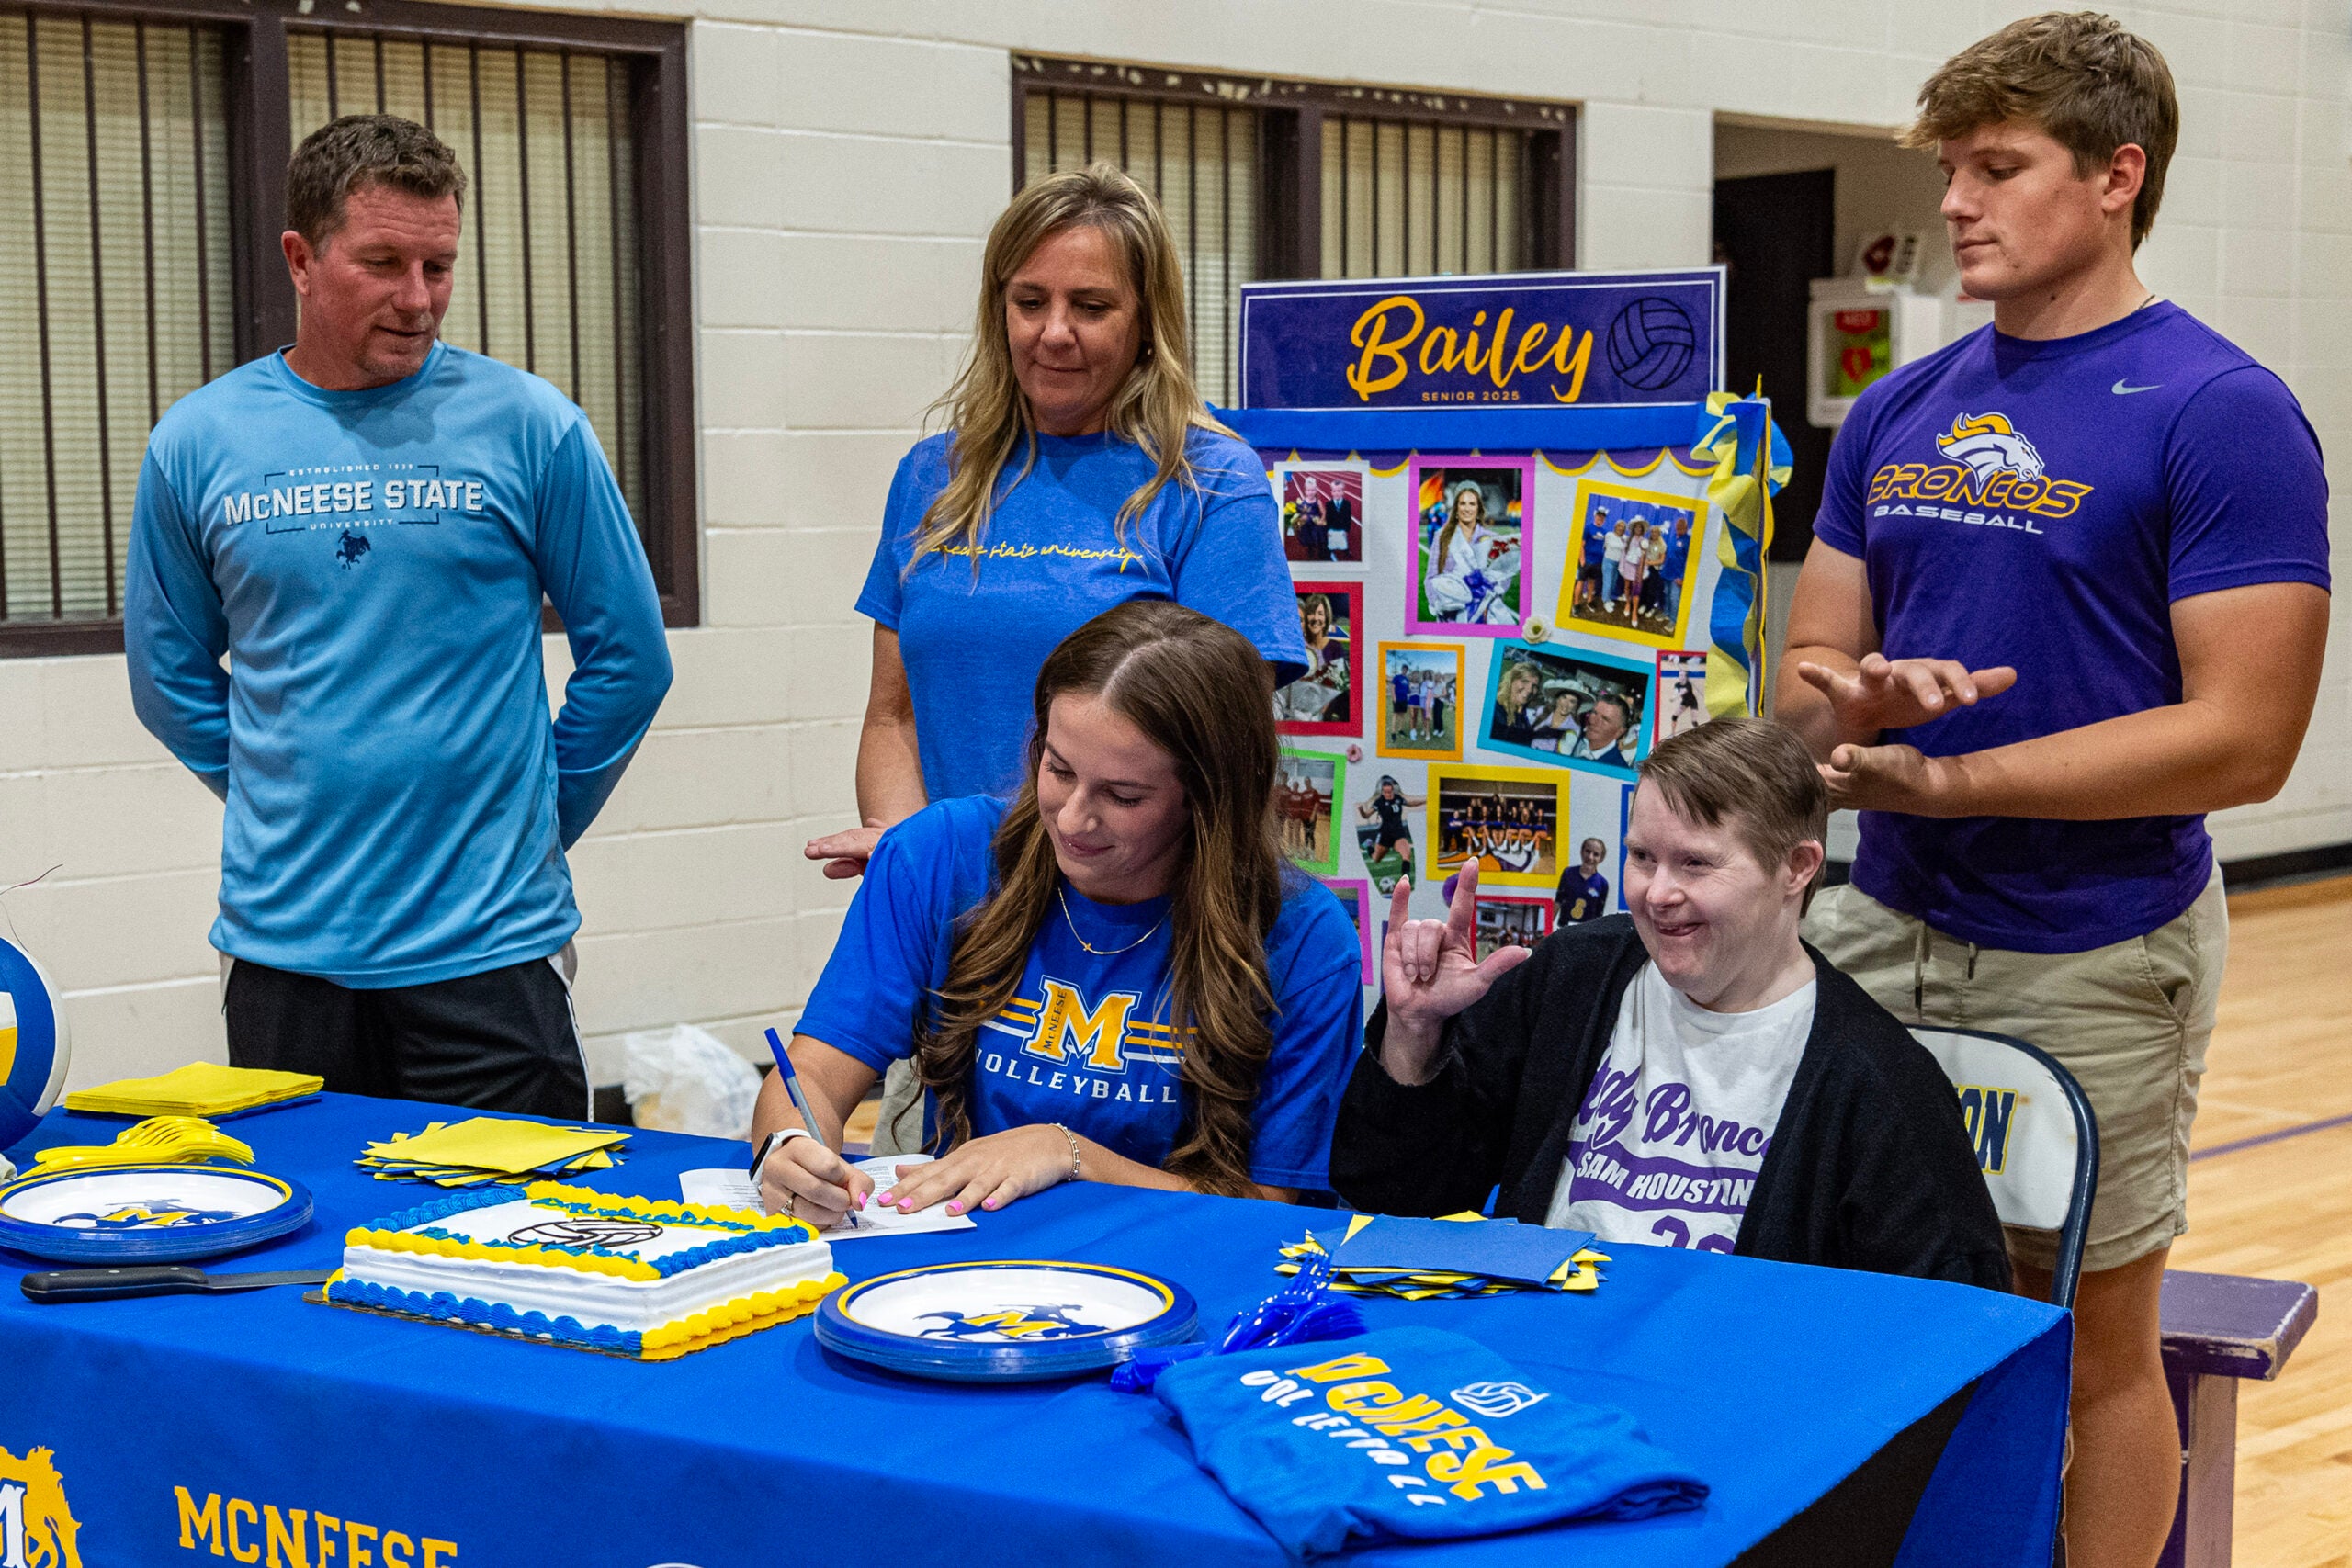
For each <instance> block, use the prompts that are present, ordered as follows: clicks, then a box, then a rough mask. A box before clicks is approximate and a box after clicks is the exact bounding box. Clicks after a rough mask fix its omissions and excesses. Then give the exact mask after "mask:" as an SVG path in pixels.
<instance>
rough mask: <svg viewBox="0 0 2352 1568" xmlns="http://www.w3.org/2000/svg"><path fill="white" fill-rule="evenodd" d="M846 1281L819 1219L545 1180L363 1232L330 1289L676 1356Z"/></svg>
mask: <svg viewBox="0 0 2352 1568" xmlns="http://www.w3.org/2000/svg"><path fill="white" fill-rule="evenodd" d="M841 1283H842V1276H841V1275H840V1274H838V1273H835V1272H834V1271H833V1252H832V1248H831V1247H829V1246H827V1245H826V1244H825V1243H824V1242H823V1241H821V1240H820V1239H819V1237H818V1235H817V1232H816V1231H815V1230H814V1229H813V1228H812V1227H811V1226H809V1224H807V1223H806V1222H805V1221H801V1220H794V1219H786V1218H785V1217H784V1216H782V1215H766V1214H753V1213H747V1212H745V1211H743V1210H741V1209H723V1208H712V1207H707V1206H705V1205H702V1204H697V1203H676V1202H668V1201H653V1200H650V1199H645V1198H626V1197H619V1196H616V1195H614V1194H612V1193H606V1192H592V1191H590V1190H587V1189H586V1188H582V1187H566V1186H561V1185H559V1184H557V1183H555V1182H546V1181H543V1182H535V1183H533V1184H532V1185H531V1186H529V1187H527V1188H526V1189H524V1190H523V1192H522V1194H521V1195H520V1196H517V1195H516V1194H515V1191H514V1190H513V1189H511V1188H501V1189H498V1190H492V1191H487V1192H469V1193H466V1194H463V1195H461V1196H458V1197H452V1198H445V1199H442V1200H440V1201H436V1202H433V1203H428V1204H425V1205H424V1206H423V1207H421V1208H415V1209H411V1210H409V1211H407V1212H406V1213H399V1214H394V1215H392V1216H390V1218H388V1219H385V1220H383V1221H380V1222H379V1223H378V1224H373V1225H363V1226H361V1227H359V1228H358V1229H356V1230H353V1231H351V1232H350V1233H348V1234H347V1235H345V1237H344V1251H343V1268H342V1269H340V1270H339V1271H338V1272H337V1273H336V1274H335V1276H334V1279H332V1280H329V1281H328V1282H327V1288H326V1296H327V1300H328V1301H330V1302H332V1303H334V1304H336V1305H339V1306H351V1307H360V1308H365V1309H367V1310H368V1311H372V1312H383V1313H393V1314H399V1315H401V1316H404V1317H416V1318H422V1319H424V1320H427V1321H430V1322H435V1323H448V1324H453V1325H464V1326H470V1327H476V1328H487V1329H494V1330H496V1331H498V1332H500V1333H504V1334H512V1335H515V1336H518V1337H526V1338H534V1339H539V1340H543V1341H547V1342H549V1343H553V1344H559V1345H570V1346H576V1347H578V1348H582V1349H591V1350H604V1351H607V1352H610V1353H612V1354H615V1355H621V1356H635V1357H639V1358H640V1359H645V1360H668V1359H672V1358H674V1357H678V1356H683V1355H684V1354H685V1353H686V1352H688V1351H690V1350H699V1349H702V1348H705V1347H706V1346H710V1345H717V1344H720V1343H723V1342H724V1341H726V1340H729V1339H733V1338H737V1337H741V1336H742V1335H745V1334H750V1333H752V1332H754V1331H756V1330H758V1329H762V1328H766V1327H768V1326H770V1325H774V1324H778V1323H784V1322H786V1321H788V1320H790V1319H792V1318H795V1317H800V1316H804V1315H806V1314H809V1313H811V1312H813V1311H815V1310H816V1307H817V1303H819V1302H820V1301H821V1300H823V1299H824V1297H825V1296H826V1294H827V1293H828V1292H831V1291H832V1290H834V1289H835V1288H836V1287H838V1286H839V1285H840V1284H841Z"/></svg>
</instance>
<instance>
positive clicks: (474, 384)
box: [123, 115, 670, 1116]
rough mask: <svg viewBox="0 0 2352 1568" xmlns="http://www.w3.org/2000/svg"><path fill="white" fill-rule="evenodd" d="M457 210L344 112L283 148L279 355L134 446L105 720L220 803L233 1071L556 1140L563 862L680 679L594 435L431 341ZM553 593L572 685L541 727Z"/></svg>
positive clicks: (448, 161) (452, 252)
mask: <svg viewBox="0 0 2352 1568" xmlns="http://www.w3.org/2000/svg"><path fill="white" fill-rule="evenodd" d="M464 194H465V175H464V174H463V173H462V172H461V171H460V170H459V168H458V163H457V159H456V157H455V155H454V154H452V153H451V152H450V151H449V149H448V148H447V147H446V146H444V145H443V144H442V143H441V142H440V141H438V140H437V139H436V138H435V136H434V135H433V134H432V132H430V131H428V130H425V129H424V128H423V127H422V126H418V125H414V124H413V123H411V122H409V121H407V120H402V119H397V118H391V117H389V116H383V115H359V116H347V117H345V118H342V119H338V120H336V121H334V123H333V124H330V125H328V126H325V127H323V128H322V129H321V130H318V131H316V132H314V133H313V134H312V135H311V136H310V137H309V138H308V139H306V140H305V141H303V143H302V145H301V146H300V148H299V149H298V150H297V151H296V152H295V155H294V160H293V163H292V164H290V165H289V167H288V176H287V218H288V228H287V232H286V234H285V236H284V246H285V251H286V259H287V265H288V270H289V271H290V272H291V274H292V276H293V281H294V287H295V290H296V292H297V293H298V294H300V296H301V301H302V310H301V323H300V328H299V329H298V331H297V333H296V335H295V341H294V344H293V346H292V347H290V348H288V349H285V350H282V351H280V352H278V353H277V354H272V355H266V356H264V357H262V358H260V359H256V360H254V361H252V362H250V363H248V364H245V365H243V366H240V367H238V368H237V369H235V370H232V371H231V372H230V373H229V374H228V375H226V376H223V377H221V378H220V379H219V380H217V381H214V382H212V383H211V384H210V385H209V386H207V387H205V388H203V389H200V390H198V391H196V392H193V393H191V394H190V395H188V396H187V397H186V398H183V399H182V400H180V401H179V402H178V403H176V404H175V405H174V406H173V408H172V409H171V410H170V411H169V412H167V413H166V414H165V415H164V418H163V419H162V420H161V421H160V422H159V423H157V424H156V426H155V431H154V434H153V437H152V438H151V440H150V442H149V444H148V450H147V460H146V465H145V467H144V468H143V469H142V470H141V474H140V479H139V495H138V502H137V505H136V512H135V517H134V522H133V525H132V530H131V541H130V565H129V578H128V582H127V584H126V587H125V592H124V606H123V620H124V635H125V641H126V644H127V647H128V651H129V654H130V687H131V700H132V703H133V705H135V706H136V708H137V709H138V712H139V716H140V718H141V720H142V721H143V722H144V723H145V724H146V726H147V728H149V729H151V730H153V732H154V733H155V735H156V737H157V738H158V739H161V740H162V741H163V742H164V744H165V745H166V746H168V747H170V748H171V750H172V751H173V753H174V754H175V756H177V757H178V758H179V759H180V761H183V762H185V763H187V766H188V768H189V769H190V770H191V771H192V772H194V773H196V775H197V776H198V778H200V779H202V780H203V781H204V782H205V784H207V785H208V786H209V788H211V789H212V791H213V792H214V793H215V794H217V795H220V796H221V797H222V798H223V799H224V800H225V801H226V802H227V803H228V815H227V819H226V823H225V826H224V828H223V829H222V844H221V855H220V919H219V920H218V921H217V922H216V923H215V924H214V926H213V928H212V943H213V945H214V946H215V947H217V948H219V949H220V952H221V953H222V954H223V957H224V966H225V968H226V973H227V980H226V985H225V987H224V991H223V1010H224V1012H225V1014H226V1017H227V1021H228V1035H229V1055H230V1060H231V1061H232V1062H233V1063H236V1064H238V1065H240V1066H264V1067H279V1068H287V1069H291V1070H296V1071H304V1072H315V1073H319V1074H321V1075H322V1076H323V1077H325V1078H326V1080H327V1087H328V1088H330V1089H339V1090H348V1091H352V1092H356V1093H365V1094H377V1095H388V1096H397V1097H401V1098H408V1099H418V1100H437V1101H443V1102H447V1103H454V1104H463V1105H471V1106H478V1107H483V1108H488V1109H499V1110H507V1111H526V1112H533V1113H537V1114H543V1115H553V1116H578V1115H582V1114H584V1113H586V1111H587V1110H588V1108H589V1100H588V1084H587V1074H586V1066H585V1063H584V1061H583V1059H582V1054H581V1050H580V1043H579V1035H578V1032H577V1029H576V1028H575V1026H574V1023H573V1021H572V1016H571V996H570V978H571V965H570V953H571V935H572V932H573V931H576V930H577V929H578V927H579V924H580V914H579V910H578V908H576V907H575V906H574V904H573V902H572V896H571V872H570V869H569V867H568V866H567V865H566V863H565V861H564V851H565V849H566V848H567V847H568V846H570V845H571V843H572V842H574V841H575V840H577V839H578V838H579V837H580V835H581V834H582V832H584V831H585V830H586V829H587V827H588V824H589V823H590V822H591V821H592V820H593V819H594V817H595V815H596V812H597V810H598V808H599V807H602V806H603V805H604V802H605V797H606V796H608V795H610V794H611V793H612V790H613V787H614V785H615V784H617V783H618V782H619V779H620V775H621V772H622V770H623V769H624V768H625V767H627V766H628V760H629V757H630V755H631V754H632V753H633V752H634V751H635V750H636V748H637V745H638V742H639V740H640V739H643V737H644V735H645V731H646V728H647V726H648V725H649V724H650V722H651V721H652V717H653V714H654V710H655V709H656V708H657V707H659V706H660V705H661V701H662V694H664V693H665V692H666V691H667V690H668V689H669V683H670V658H669V650H668V647H667V643H666V641H665V638H664V637H663V633H662V611H661V603H660V599H659V597H658V595H657V593H656V592H655V589H654V585H653V580H652V575H651V572H650V570H649V569H648V567H647V565H646V559H645V551H644V547H643V546H642V545H641V544H640V543H639V539H638V536H637V531H636V529H635V527H634V525H632V524H631V522H630V519H629V514H628V506H627V504H626V503H625V502H623V501H622V499H621V495H620V492H619V490H618V488H617V487H616V485H615V484H614V482H613V477H612V472H611V470H610V469H609V468H607V467H606V465H605V457H604V453H603V451H602V449H601V448H600V447H599V446H597V443H596V437H595V434H594V431H593V430H592V429H591V428H590V426H589V423H588V420H587V418H586V416H585V415H583V414H582V412H581V411H580V409H579V408H578V407H577V406H576V405H574V404H573V403H571V401H570V400H567V399H566V398H565V397H564V396H563V394H562V393H561V392H560V391H558V390H557V389H555V388H554V387H552V386H550V385H548V383H547V382H545V381H543V380H541V379H539V378H537V377H536V376H532V375H528V374H526V373H525V372H523V371H521V370H516V369H514V368H512V367H508V366H505V365H503V364H500V363H498V362H497V361H495V360H492V359H487V358H484V357H482V356H481V355H474V354H469V353H467V352H466V351H465V350H463V349H459V348H455V347H452V346H450V345H448V344H443V343H440V342H438V341H437V334H438V331H439V327H440V322H441V317H442V314H443V312H444V311H446V310H447V309H448V304H449V293H450V287H451V283H452V280H453V277H454V274H455V268H456V265H457V262H458V255H459V254H460V253H459V245H458V237H459V230H460V216H459V215H460V203H461V202H462V200H463V198H464ZM543 596H544V597H545V599H546V600H548V601H549V602H551V603H552V604H554V606H555V609H556V612H557V613H558V615H560V616H561V617H562V620H563V625H564V629H565V633H566V636H567V637H569V639H570V641H571V652H572V658H573V664H574V669H573V671H572V674H571V679H570V681H569V682H567V683H566V685H565V689H564V703H563V707H562V711H561V712H560V714H558V715H557V716H556V717H555V719H554V721H553V722H552V724H550V722H549V720H548V704H547V695H546V684H545V682H546V676H545V671H544V669H543V667H542V663H541V659H540V640H539V638H540V621H539V617H540V604H541V600H542V597H543ZM223 654H226V655H227V656H228V666H227V668H226V669H224V668H223V667H222V664H221V658H222V655H223Z"/></svg>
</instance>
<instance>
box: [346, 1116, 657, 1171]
mask: <svg viewBox="0 0 2352 1568" xmlns="http://www.w3.org/2000/svg"><path fill="white" fill-rule="evenodd" d="M627 1142H628V1134H627V1133H623V1132H617V1131H616V1130H614V1129H613V1128H610V1127H551V1126H549V1125H548V1123H546V1122H517V1121H514V1120H511V1119H509V1118H506V1117H500V1116H476V1117H473V1118H471V1119H469V1120H468V1121H464V1122H430V1123H428V1124H427V1125H426V1126H425V1129H424V1131H423V1132H421V1133H394V1134H392V1135H391V1136H390V1138H389V1139H387V1140H386V1141H385V1142H383V1143H380V1144H370V1145H368V1151H367V1152H366V1153H365V1154H363V1155H361V1156H359V1157H358V1158H357V1159H356V1160H354V1161H352V1163H353V1164H354V1165H356V1166H357V1167H358V1168H360V1169H362V1170H366V1171H372V1172H374V1173H375V1177H376V1179H377V1180H379V1181H429V1182H431V1183H433V1185H435V1187H479V1186H481V1184H483V1183H484V1182H491V1181H498V1182H503V1183H505V1184H506V1185H507V1186H509V1187H519V1186H521V1185H522V1184H523V1183H525V1182H526V1181H543V1180H548V1179H554V1178H557V1177H563V1176H578V1175H580V1174H582V1172H585V1171H591V1170H608V1169H610V1168H612V1167H614V1166H616V1165H618V1164H619V1163H620V1158H619V1156H618V1153H617V1151H618V1150H619V1148H620V1145H623V1144H625V1143H627Z"/></svg>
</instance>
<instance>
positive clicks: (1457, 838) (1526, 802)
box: [1429, 768, 1566, 893]
mask: <svg viewBox="0 0 2352 1568" xmlns="http://www.w3.org/2000/svg"><path fill="white" fill-rule="evenodd" d="M1564 787H1565V782H1564V781H1563V780H1562V779H1561V778H1560V777H1559V776H1557V775H1556V774H1545V773H1539V772H1537V771H1535V770H1533V769H1525V768H1508V769H1504V768H1481V769H1479V770H1477V771H1476V772H1469V771H1464V770H1460V769H1453V768H1431V769H1430V800H1431V802H1432V803H1433V804H1432V807H1431V809H1430V818H1431V824H1432V826H1431V832H1432V835H1433V836H1434V838H1435V839H1436V840H1437V849H1436V852H1435V853H1436V857H1437V860H1436V863H1435V864H1434V865H1432V866H1431V867H1430V871H1429V875H1430V877H1432V878H1434V877H1438V876H1442V875H1446V874H1452V873H1453V872H1457V871H1460V870H1461V869H1462V868H1463V866H1464V865H1465V864H1467V863H1470V862H1472V861H1476V862H1477V863H1478V880H1479V883H1480V884H1481V886H1484V885H1486V884H1487V883H1492V884H1494V885H1496V886H1516V887H1536V888H1541V889H1543V890H1544V892H1546V893H1549V892H1550V891H1551V890H1552V888H1553V886H1554V885H1555V883H1557V881H1558V880H1559V875H1560V865H1559V835H1560V828H1561V824H1562V823H1563V821H1564V820H1565V819H1566V807H1565V806H1564V805H1563V804H1562V800H1561V794H1560V792H1561V790H1562V789H1563V788H1564Z"/></svg>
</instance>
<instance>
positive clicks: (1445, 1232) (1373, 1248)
mask: <svg viewBox="0 0 2352 1568" xmlns="http://www.w3.org/2000/svg"><path fill="white" fill-rule="evenodd" d="M1342 1234H1344V1233H1342ZM1316 1239H1317V1241H1320V1242H1322V1243H1323V1245H1324V1246H1325V1247H1329V1246H1330V1242H1329V1240H1328V1239H1326V1238H1325V1237H1324V1236H1320V1235H1318V1236H1317V1238H1316ZM1592 1240H1593V1236H1592V1233H1591V1232H1590V1231H1565V1230H1551V1229H1547V1228H1546V1227H1544V1226H1543V1225H1514V1224H1494V1223H1493V1222H1492V1221H1484V1222H1480V1223H1477V1224H1471V1223H1469V1222H1466V1221H1461V1220H1414V1219H1403V1218H1400V1217H1398V1216H1397V1215H1395V1214H1381V1215H1378V1216H1376V1217H1375V1218H1374V1220H1373V1222H1372V1223H1371V1224H1367V1225H1365V1226H1364V1227H1363V1229H1361V1230H1359V1231H1357V1232H1356V1234H1355V1235H1351V1236H1349V1237H1348V1238H1347V1239H1346V1240H1345V1241H1342V1242H1340V1245H1339V1247H1338V1248H1337V1250H1336V1251H1334V1252H1333V1253H1332V1255H1331V1267H1332V1269H1334V1270H1336V1271H1337V1272H1339V1273H1341V1274H1347V1273H1351V1272H1352V1271H1354V1270H1356V1269H1399V1270H1404V1271H1408V1272H1412V1273H1419V1274H1483V1275H1485V1276H1486V1277H1487V1279H1489V1280H1514V1281H1516V1282H1518V1283H1520V1284H1523V1285H1541V1284H1544V1283H1546V1282H1548V1281H1549V1280H1551V1278H1552V1277H1553V1276H1554V1275H1555V1274H1557V1273H1558V1272H1559V1271H1560V1269H1561V1268H1562V1266H1563V1265H1565V1264H1566V1262H1567V1261H1568V1259H1569V1258H1574V1257H1575V1256H1576V1255H1577V1253H1579V1252H1582V1251H1583V1250H1584V1249H1585V1248H1586V1247H1590V1246H1591V1245H1592Z"/></svg>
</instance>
